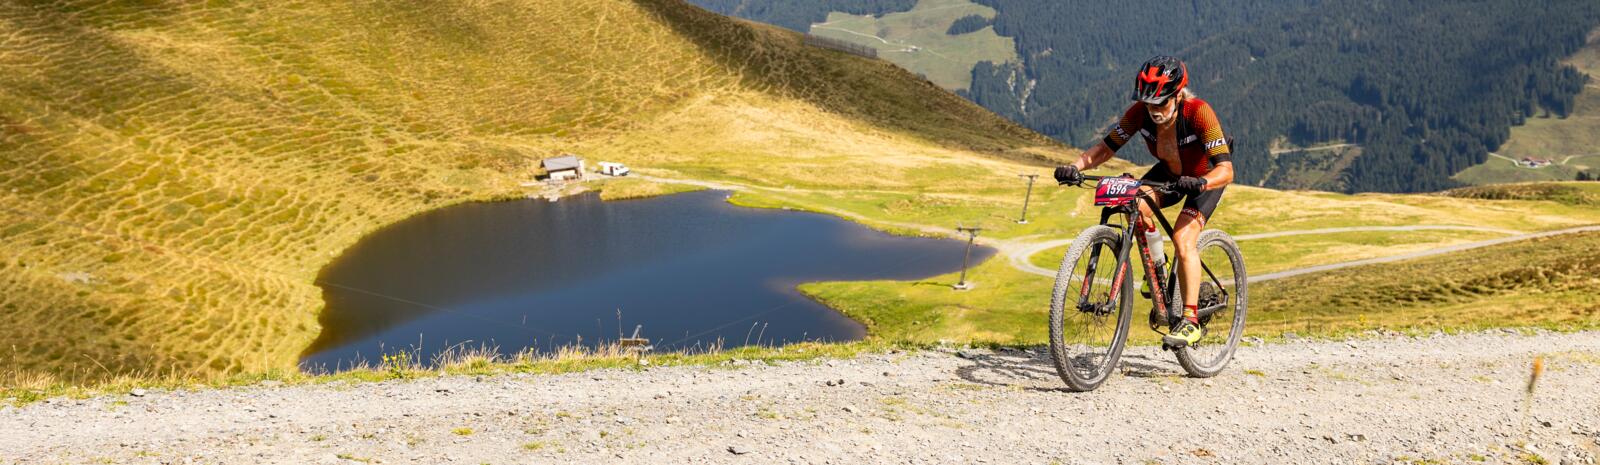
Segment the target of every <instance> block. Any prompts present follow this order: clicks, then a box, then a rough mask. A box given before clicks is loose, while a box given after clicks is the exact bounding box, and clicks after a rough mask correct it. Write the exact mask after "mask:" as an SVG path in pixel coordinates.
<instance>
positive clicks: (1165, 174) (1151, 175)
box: [1135, 163, 1183, 254]
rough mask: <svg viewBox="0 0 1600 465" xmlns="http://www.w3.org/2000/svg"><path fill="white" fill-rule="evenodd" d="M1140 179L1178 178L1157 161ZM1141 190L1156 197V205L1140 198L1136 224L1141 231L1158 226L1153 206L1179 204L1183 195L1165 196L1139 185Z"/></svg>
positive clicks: (1166, 179)
mask: <svg viewBox="0 0 1600 465" xmlns="http://www.w3.org/2000/svg"><path fill="white" fill-rule="evenodd" d="M1139 179H1141V180H1145V181H1158V182H1173V181H1176V180H1177V177H1176V176H1173V175H1172V172H1171V171H1168V170H1167V168H1166V167H1164V166H1162V164H1160V163H1157V164H1156V166H1154V167H1151V168H1150V171H1146V172H1145V173H1144V176H1140V177H1139ZM1139 190H1140V191H1141V192H1144V193H1146V194H1149V195H1150V197H1152V198H1155V199H1156V205H1154V206H1152V205H1150V202H1149V201H1146V200H1145V199H1144V197H1140V198H1139V224H1137V225H1135V226H1138V227H1139V228H1140V229H1139V231H1148V230H1153V229H1156V228H1157V226H1156V220H1155V218H1156V216H1155V213H1153V212H1152V211H1151V209H1152V208H1167V207H1170V206H1173V205H1175V204H1177V203H1178V200H1181V199H1182V197H1183V196H1181V195H1168V196H1163V195H1161V193H1160V192H1156V191H1155V190H1154V189H1151V188H1150V187H1149V186H1141V187H1139ZM1150 253H1152V254H1160V253H1161V251H1159V250H1152V251H1150Z"/></svg>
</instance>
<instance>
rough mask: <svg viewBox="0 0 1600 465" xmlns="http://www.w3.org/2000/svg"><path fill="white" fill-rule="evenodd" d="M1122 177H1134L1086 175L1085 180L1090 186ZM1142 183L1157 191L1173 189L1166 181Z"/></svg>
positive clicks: (1127, 175) (1125, 175)
mask: <svg viewBox="0 0 1600 465" xmlns="http://www.w3.org/2000/svg"><path fill="white" fill-rule="evenodd" d="M1121 177H1133V176H1132V175H1129V174H1122V175H1119V176H1096V175H1092V174H1085V175H1083V180H1084V181H1085V183H1084V184H1088V182H1087V181H1095V182H1099V181H1100V180H1101V179H1106V178H1121ZM1141 183H1142V184H1144V185H1146V186H1150V187H1153V188H1156V189H1163V190H1166V189H1171V188H1172V183H1171V182H1166V181H1148V180H1146V181H1142V182H1141ZM1065 184H1066V183H1064V182H1063V183H1057V185H1065Z"/></svg>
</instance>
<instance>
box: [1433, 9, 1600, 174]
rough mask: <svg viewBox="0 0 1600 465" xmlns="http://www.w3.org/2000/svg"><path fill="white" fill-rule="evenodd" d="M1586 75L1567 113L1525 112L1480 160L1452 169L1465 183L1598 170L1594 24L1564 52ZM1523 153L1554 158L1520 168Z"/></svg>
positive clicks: (1598, 49) (1598, 73) (1599, 84)
mask: <svg viewBox="0 0 1600 465" xmlns="http://www.w3.org/2000/svg"><path fill="white" fill-rule="evenodd" d="M1564 63H1566V64H1569V65H1572V67H1574V68H1577V69H1578V70H1579V71H1582V72H1583V73H1584V74H1587V75H1589V84H1588V85H1586V86H1585V87H1584V89H1583V91H1581V92H1579V93H1578V96H1577V97H1576V98H1575V99H1574V102H1573V107H1572V114H1570V115H1568V116H1567V117H1566V118H1559V117H1554V116H1551V115H1548V114H1540V115H1536V116H1535V117H1533V118H1528V120H1527V121H1525V122H1524V123H1523V124H1522V125H1521V126H1513V127H1512V128H1511V138H1510V139H1509V140H1507V141H1506V143H1505V145H1504V146H1502V147H1500V151H1499V152H1498V154H1499V155H1501V157H1489V159H1488V160H1487V161H1485V162H1483V164H1480V165H1477V166H1473V167H1471V168H1468V169H1466V170H1465V171H1462V172H1460V173H1457V174H1456V175H1455V180H1457V181H1461V182H1464V183H1467V184H1493V183H1509V182H1532V181H1571V180H1572V179H1573V178H1574V177H1576V176H1577V175H1578V173H1579V172H1582V171H1588V172H1590V173H1600V29H1596V30H1595V31H1593V32H1591V33H1589V40H1588V45H1586V46H1584V47H1583V49H1581V50H1579V51H1578V53H1576V54H1574V55H1573V56H1571V57H1569V58H1567V59H1566V60H1565V61H1564ZM1523 157H1533V158H1544V159H1549V160H1551V161H1554V162H1555V164H1553V165H1551V166H1547V167H1543V168H1537V169H1530V168H1522V167H1519V166H1517V165H1516V164H1515V163H1513V161H1514V160H1521V159H1522V158H1523Z"/></svg>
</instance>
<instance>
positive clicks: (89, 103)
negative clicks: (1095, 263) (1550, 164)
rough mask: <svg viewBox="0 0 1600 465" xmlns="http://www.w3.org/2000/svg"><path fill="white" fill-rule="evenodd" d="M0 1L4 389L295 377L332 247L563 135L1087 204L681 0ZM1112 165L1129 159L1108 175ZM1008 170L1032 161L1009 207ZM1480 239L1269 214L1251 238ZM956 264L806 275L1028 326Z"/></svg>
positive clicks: (889, 221) (796, 50)
mask: <svg viewBox="0 0 1600 465" xmlns="http://www.w3.org/2000/svg"><path fill="white" fill-rule="evenodd" d="M0 22H3V24H5V27H6V30H8V31H11V33H10V34H8V35H5V36H0V37H3V38H0V71H4V72H3V73H0V217H3V220H0V308H3V311H0V329H4V330H6V332H7V334H8V335H9V336H10V339H11V344H7V345H9V346H10V347H4V346H0V386H6V385H10V386H19V385H20V386H38V385H47V384H52V383H72V382H82V381H96V380H102V381H103V380H107V379H114V378H117V377H120V376H124V375H149V374H164V375H172V376H211V375H218V374H224V373H263V372H270V371H273V370H292V369H293V366H294V363H295V361H296V357H297V356H298V355H299V353H300V352H301V350H303V349H304V348H305V347H306V346H307V345H308V344H309V343H310V341H311V340H312V339H313V338H314V337H315V336H316V335H317V333H318V331H319V326H318V324H317V314H318V312H319V311H320V309H321V307H322V302H321V298H320V293H319V291H318V288H317V287H316V286H315V284H314V283H315V280H316V279H317V273H318V271H319V270H320V269H321V268H322V267H323V266H324V265H325V264H327V263H328V262H329V261H330V260H332V259H333V258H334V257H335V256H337V255H338V254H339V253H340V251H342V250H344V249H345V248H346V247H348V246H349V245H351V244H352V243H354V242H355V241H356V240H357V239H359V238H360V237H361V236H362V235H364V234H366V233H368V232H371V231H372V230H374V229H376V228H378V227H381V226H383V225H386V224H390V223H393V222H396V221H398V220H400V219H402V218H405V217H407V216H410V215H413V214H415V213H418V212H421V211H424V210H428V209H433V208H439V207H441V206H444V205H448V204H452V203H457V202H466V201H475V200H488V199H499V198H513V197H522V196H527V195H530V194H536V193H539V192H535V191H532V190H529V189H528V188H524V187H521V186H520V185H519V184H520V182H522V181H525V180H527V179H528V178H530V177H531V174H532V171H531V169H532V166H534V165H535V164H536V161H537V160H538V159H539V158H541V157H545V156H548V155H553V154H556V153H559V152H564V151H571V152H576V153H579V154H581V155H584V156H586V157H588V158H589V159H591V160H614V161H621V162H625V163H628V164H629V165H630V166H632V167H633V168H634V169H635V170H636V171H637V172H639V173H640V174H645V175H651V176H658V177H671V178H686V179H694V180H699V181H712V182H720V183H726V184H738V185H741V186H749V189H747V190H745V191H742V192H740V193H738V194H736V195H735V196H734V198H733V201H734V202H736V203H740V204H743V205H750V206H758V207H790V208H797V209H805V210H813V211H822V212H827V213H830V214H836V215H840V216H843V217H847V218H850V219H852V220H855V221H860V222H863V223H866V224H868V225H871V226H874V227H878V228H882V229H886V230H893V231H899V232H906V233H915V234H928V233H930V232H933V231H939V230H942V229H943V228H952V227H953V226H955V224H956V223H958V222H959V223H965V224H975V223H976V224H981V225H983V226H985V227H987V228H989V229H987V230H986V231H985V232H984V235H985V236H986V237H996V238H1007V239H1014V240H1045V239H1054V238H1070V237H1072V236H1074V235H1076V234H1077V232H1078V231H1079V230H1081V229H1082V228H1083V227H1084V226H1086V225H1088V224H1089V223H1091V222H1092V221H1093V220H1094V216H1095V215H1094V213H1095V211H1096V210H1095V209H1094V208H1093V207H1092V206H1091V205H1090V199H1089V198H1088V196H1087V195H1086V194H1087V191H1086V190H1084V189H1070V188H1057V187H1054V186H1050V185H1049V182H1048V168H1047V167H1046V166H1044V165H1045V164H1043V163H1040V161H1041V160H1063V159H1067V158H1070V157H1072V156H1074V153H1073V151H1070V150H1066V149H1063V148H1061V147H1060V146H1058V145H1054V144H1052V143H1051V142H1050V141H1049V140H1048V139H1045V138H1043V137H1041V136H1039V135H1037V134H1034V133H1032V132H1029V131H1027V130H1025V129H1022V128H1020V127H1019V126H1017V125H1014V124H1012V123H1009V122H1007V121H1005V120H1003V119H1000V118H998V117H996V116H994V115H992V114H990V113H988V112H987V111H984V110H982V109H981V108H978V107H977V106H975V105H972V104H970V103H968V102H966V101H965V100H963V99H961V98H959V97H957V96H955V95H954V94H951V93H948V92H945V91H944V90H942V89H940V88H938V87H937V86H935V85H933V84H931V83H928V82H927V81H925V80H922V79H918V78H917V77H916V76H914V75H912V74H911V73H908V72H906V71H904V70H902V69H900V68H899V67H896V66H894V65H891V64H889V63H886V62H882V61H875V60H866V59H861V58H858V57H854V56H850V55H846V54H842V53H838V52H833V51H827V50H820V49H815V48H808V47H804V46H802V45H801V41H800V36H799V34H796V33H794V32H792V31H787V30H782V29H778V28H776V27H772V26H764V25H759V24H754V23H748V22H743V21H737V20H731V19H727V18H725V17H722V16H718V15H714V14H711V13H707V12H705V11H702V10H699V9H697V8H694V7H691V6H688V5H687V4H684V3H682V2H680V1H676V0H636V1H625V0H594V1H588V2H560V1H555V0H504V1H473V2H464V3H448V4H443V3H440V4H435V3H428V2H409V3H404V4H394V3H390V2H370V3H368V2H353V3H337V4H323V3H312V2H306V3H296V2H273V3H265V2H263V3H247V4H243V5H237V6H230V7H227V8H214V7H208V6H205V5H199V4H194V5H178V6H150V5H143V4H132V3H126V4H125V3H117V2H111V3H90V2H82V3H72V2H65V3H52V4H47V5H31V4H30V5H17V4H7V5H0ZM531 24H535V25H539V27H529V25H531ZM1123 171H1139V170H1138V168H1136V167H1132V166H1130V165H1128V164H1126V163H1114V164H1112V165H1110V166H1108V167H1106V168H1103V169H1102V170H1101V171H1100V172H1101V173H1117V172H1123ZM1019 173H1033V174H1040V175H1044V176H1045V177H1044V178H1042V179H1041V183H1040V184H1039V185H1037V186H1035V189H1034V191H1033V206H1032V207H1031V209H1030V220H1031V221H1030V222H1029V223H1028V224H1026V225H1020V224H1017V223H1015V222H1014V219H1015V216H1014V215H1016V214H1017V213H1018V210H1019V209H1020V207H1021V205H1020V203H1021V198H1022V197H1023V195H1024V189H1025V184H1024V183H1023V182H1022V181H1021V180H1020V179H1019V178H1018V177H1017V174H1019ZM681 187H682V186H663V185H657V184H652V183H648V182H640V181H628V182H624V183H613V184H609V185H608V187H607V188H608V189H612V190H613V191H612V192H609V193H608V194H607V197H608V198H625V197H631V196H637V195H650V194H658V193H665V192H672V191H674V190H677V189H679V188H681ZM1566 198H1567V197H1563V196H1556V197H1548V196H1547V197H1539V196H1533V197H1528V196H1521V197H1495V196H1492V195H1491V196H1473V195H1467V196H1463V197H1446V196H1407V195H1341V194H1327V193H1317V192H1281V191H1272V190H1266V189H1255V188H1249V187H1243V186H1241V187H1238V188H1234V189H1230V191H1229V194H1228V197H1227V200H1225V201H1224V202H1223V206H1222V213H1220V214H1219V217H1218V218H1217V220H1216V221H1215V222H1214V223H1213V224H1214V225H1216V226H1218V227H1222V228H1224V229H1227V230H1229V231H1230V232H1233V233H1235V234H1254V233H1267V232H1278V231H1289V230H1300V229H1314V228H1327V227H1341V226H1358V225H1411V224H1447V225H1477V226H1492V227H1498V228H1504V229H1516V230H1523V231H1534V230H1547V229H1557V228H1561V227H1567V226H1573V225H1579V224H1592V223H1597V222H1600V211H1597V210H1596V209H1594V208H1593V207H1592V206H1591V205H1587V204H1576V203H1572V202H1567V201H1565V200H1564V199H1566ZM1474 237H1475V236H1474ZM1470 238H1471V237H1466V236H1463V235H1458V234H1447V233H1439V234H1418V235H1410V236H1401V237H1388V238H1385V237H1378V236H1375V235H1357V236H1352V237H1342V238H1332V239H1329V238H1310V237H1303V236H1285V237H1282V238H1277V239H1262V240H1261V241H1260V242H1255V243H1253V245H1252V247H1261V248H1260V249H1256V250H1261V251H1262V252H1255V251H1251V253H1252V254H1255V253H1262V254H1268V256H1262V257H1260V258H1257V257H1255V256H1253V257H1251V260H1252V263H1255V262H1256V261H1259V262H1260V263H1262V264H1263V266H1269V265H1267V264H1273V265H1270V266H1291V265H1300V264H1317V263H1326V262H1329V261H1340V260H1342V259H1343V258H1344V257H1345V256H1346V255H1348V254H1357V253H1358V254H1366V255H1371V256H1378V255H1385V254H1388V253H1390V252H1393V251H1394V250H1401V249H1407V248H1418V247H1426V246H1429V245H1437V244H1444V243H1452V242H1458V241H1461V240H1466V239H1470ZM1329 244H1341V246H1348V248H1347V249H1343V250H1345V251H1346V252H1348V253H1332V252H1331V251H1329V250H1327V248H1328V247H1329ZM972 276H973V278H974V280H975V281H977V282H978V283H979V287H978V289H977V290H974V291H971V292H966V293H956V292H953V291H950V290H949V288H948V284H950V283H951V282H953V280H954V279H955V277H954V276H953V275H950V276H939V277H934V278H930V279H928V280H924V281H922V282H912V283H903V282H869V283H819V284H813V285H807V286H806V287H805V289H804V290H805V291H806V292H808V293H810V294H812V295H814V296H817V297H819V298H821V299H822V300H824V301H826V302H828V303H829V304H830V305H834V306H836V307H837V308H840V309H842V310H843V311H845V312H846V313H848V314H850V315H851V316H853V317H857V318H860V319H862V320H863V321H865V322H866V323H867V324H868V325H869V326H870V327H871V328H872V329H873V334H874V335H875V336H876V337H878V338H881V339H886V340H889V341H891V342H898V341H934V340H950V341H966V342H979V343H982V342H1037V341H1039V340H1042V339H1040V337H1039V335H1040V334H1042V332H1043V329H1044V328H1043V325H1042V324H1040V321H1041V318H1042V315H1043V313H1042V312H1043V305H1044V302H1045V300H1044V295H1045V289H1046V287H1047V286H1048V284H1049V282H1048V279H1046V278H1043V277H1039V276H1035V275H1030V274H1025V273H1023V272H1021V271H1017V270H1015V269H1013V268H1012V267H1010V266H1009V265H1008V264H1006V263H1005V261H1004V260H991V261H989V262H988V263H984V264H982V265H980V266H978V267H977V268H976V269H975V270H973V275H972Z"/></svg>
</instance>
